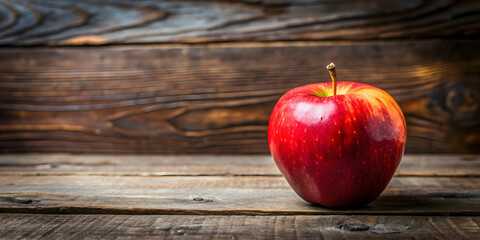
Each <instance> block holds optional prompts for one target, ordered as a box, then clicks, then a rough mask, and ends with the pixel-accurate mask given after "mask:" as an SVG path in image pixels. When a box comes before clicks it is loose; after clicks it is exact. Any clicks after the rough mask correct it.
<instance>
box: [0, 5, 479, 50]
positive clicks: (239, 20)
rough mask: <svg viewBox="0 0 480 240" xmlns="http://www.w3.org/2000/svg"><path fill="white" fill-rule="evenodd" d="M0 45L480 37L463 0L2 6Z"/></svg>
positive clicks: (473, 8)
mask: <svg viewBox="0 0 480 240" xmlns="http://www.w3.org/2000/svg"><path fill="white" fill-rule="evenodd" d="M0 12H1V13H2V16H5V17H2V18H1V19H0V44H3V45H39V44H48V45H84V44H92V45H99V44H112V43H113V44H116V43H155V42H189V43H191V42H195V43H196V42H218V41H252V40H253V41H275V40H332V39H399V38H408V39H411V38H439V37H451V38H452V37H455V38H462V37H469V38H478V36H479V25H478V22H479V20H480V14H479V12H480V5H479V4H478V2H477V1H475V0H466V1H442V0H435V1H426V0H415V1H394V0H388V1H320V0H315V1H291V0H285V1H283V0H282V1H276V0H273V1H272V0H263V1H249V0H245V1H235V2H229V1H186V0H183V1H160V0H155V1H148V2H145V1H133V0H113V1H108V2H93V1H87V0H83V1H74V0H68V1H49V0H26V1H6V0H2V1H1V2H0Z"/></svg>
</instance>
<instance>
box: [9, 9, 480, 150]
mask: <svg viewBox="0 0 480 240" xmlns="http://www.w3.org/2000/svg"><path fill="white" fill-rule="evenodd" d="M479 37H480V1H475V0H471V1H449V0H432V1H430V0H416V1H394V0H390V1H334V0H329V1H313V0H312V1H301V0H299V1H289V0H265V1H262V0H246V1H134V0H131V1H128V0H125V1H123V0H114V1H93V0H89V1H86V0H82V1H74V0H68V1H67V0H64V1H60V0H48V1H44V0H0V45H1V47H0V151H1V152H73V153H224V154H230V153H268V152H269V151H268V146H267V133H266V130H267V122H268V118H269V115H270V112H271V110H272V108H273V106H274V104H275V102H276V100H277V99H278V98H279V97H280V96H281V95H282V94H283V93H285V92H286V91H288V90H289V89H291V88H294V87H296V86H300V85H304V84H307V83H315V82H325V81H329V76H328V73H327V72H326V70H325V65H326V64H328V63H330V62H332V61H333V62H335V63H336V64H337V66H338V70H337V71H338V77H339V79H340V80H345V81H358V82H363V83H367V84H371V85H374V86H377V87H380V88H383V89H385V90H386V91H388V92H389V93H390V94H392V95H393V96H394V97H395V98H396V99H397V101H398V102H399V103H400V105H401V107H402V109H403V111H404V113H405V115H406V118H407V125H408V141H407V152H409V153H480V104H479V103H480V41H479V40H480V38H479Z"/></svg>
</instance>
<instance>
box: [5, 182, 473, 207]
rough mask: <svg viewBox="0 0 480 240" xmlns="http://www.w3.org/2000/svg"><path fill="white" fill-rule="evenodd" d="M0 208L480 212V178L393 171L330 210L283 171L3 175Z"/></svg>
mask: <svg viewBox="0 0 480 240" xmlns="http://www.w3.org/2000/svg"><path fill="white" fill-rule="evenodd" d="M0 183H1V185H0V212H14V213H70V214H76V213H86V214H89V213H96V214H99V213H115V214H194V215H195V214H201V215H205V214H206V215H208V214H214V215H215V214H238V215H278V214H280V215H282V214H284V215H289V214H306V215H311V214H314V215H317V214H373V215H386V214H387V215H388V214H391V215H404V214H411V215H444V214H449V215H475V214H476V215H479V214H480V178H448V177H444V178H431V177H427V178H422V177H403V178H394V179H393V180H392V182H391V183H390V185H389V187H388V188H387V190H386V191H385V192H384V193H383V194H382V196H381V197H380V198H379V199H378V200H376V201H375V202H374V203H372V204H371V205H369V206H366V207H363V208H354V209H326V208H322V207H317V206H312V205H310V204H307V203H306V202H304V201H303V200H301V199H300V198H299V197H298V196H297V195H296V194H295V193H294V192H293V190H292V189H291V188H290V187H289V186H288V184H287V183H286V181H285V180H284V179H283V177H272V176H268V177H267V176H244V177H224V176H214V177H199V176H197V177H185V176H179V177H118V176H88V177H85V176H35V177H30V176H20V177H12V176H0Z"/></svg>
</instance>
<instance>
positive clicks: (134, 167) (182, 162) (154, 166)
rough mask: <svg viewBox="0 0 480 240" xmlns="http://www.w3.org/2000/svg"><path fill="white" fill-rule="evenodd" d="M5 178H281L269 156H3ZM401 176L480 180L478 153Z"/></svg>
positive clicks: (427, 162) (407, 160)
mask: <svg viewBox="0 0 480 240" xmlns="http://www.w3.org/2000/svg"><path fill="white" fill-rule="evenodd" d="M0 173H1V174H2V175H3V176H145V177H149V176H151V177H153V176H280V172H279V171H278V169H277V167H276V166H275V164H274V161H273V159H272V158H271V157H270V156H266V155H243V156H239V155H220V156H219V155H183V156H182V155H180V156H179V155H175V156H165V155H142V156H122V155H71V154H4V155H0ZM395 176H397V177H409V176H419V177H480V156H479V155H412V154H407V155H405V156H404V157H403V159H402V161H401V164H400V167H399V168H398V170H397V172H396V173H395Z"/></svg>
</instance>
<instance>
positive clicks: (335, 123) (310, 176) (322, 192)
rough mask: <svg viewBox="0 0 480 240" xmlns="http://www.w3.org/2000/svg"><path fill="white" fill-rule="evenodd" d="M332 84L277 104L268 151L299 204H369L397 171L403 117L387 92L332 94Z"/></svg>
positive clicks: (341, 88)
mask: <svg viewBox="0 0 480 240" xmlns="http://www.w3.org/2000/svg"><path fill="white" fill-rule="evenodd" d="M329 66H330V65H329ZM331 68H332V67H331ZM333 68H334V65H333ZM331 74H332V72H331ZM332 80H333V87H332V85H331V84H330V83H318V84H310V85H306V86H302V87H298V88H295V89H292V90H290V91H289V92H287V93H286V94H285V95H283V96H282V97H281V98H280V100H279V101H278V102H277V104H276V105H275V108H274V109H273V112H272V115H271V117H270V122H269V125H268V144H269V147H270V151H271V153H272V156H273V159H274V160H275V162H276V164H277V166H278V168H279V170H280V172H281V173H282V174H283V176H285V178H286V180H287V181H288V183H289V184H290V186H291V187H292V188H293V190H295V192H296V193H297V194H298V195H299V196H300V197H301V198H303V199H304V200H305V201H307V202H310V203H312V204H320V205H323V206H326V207H339V206H348V205H363V204H368V203H370V202H372V201H373V200H375V199H376V198H377V197H378V196H379V195H380V194H381V193H382V192H383V190H385V188H386V187H387V185H388V183H389V182H390V180H391V179H392V177H393V175H394V173H395V171H396V169H397V167H398V165H399V164H400V160H401V158H402V156H403V152H404V150H405V142H406V133H407V129H406V123H405V117H404V116H403V113H402V110H401V109H400V107H399V106H398V104H397V103H396V102H395V100H394V99H393V97H391V96H390V95H389V94H388V93H386V92H385V91H383V90H381V89H379V88H376V87H373V86H369V85H366V84H362V83H355V82H338V86H336V77H335V74H334V72H333V74H332ZM334 91H335V93H334Z"/></svg>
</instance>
